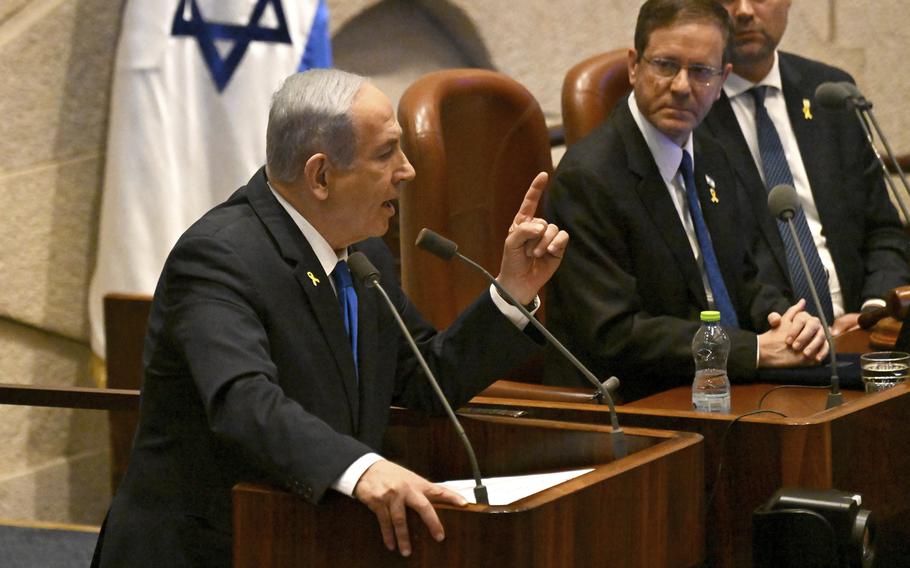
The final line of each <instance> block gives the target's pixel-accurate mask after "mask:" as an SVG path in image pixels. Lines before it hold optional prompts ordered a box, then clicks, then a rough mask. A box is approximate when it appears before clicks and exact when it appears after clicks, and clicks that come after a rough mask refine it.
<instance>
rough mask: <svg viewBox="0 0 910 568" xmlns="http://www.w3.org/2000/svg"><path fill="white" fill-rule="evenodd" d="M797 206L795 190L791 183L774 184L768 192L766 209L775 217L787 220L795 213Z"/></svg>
mask: <svg viewBox="0 0 910 568" xmlns="http://www.w3.org/2000/svg"><path fill="white" fill-rule="evenodd" d="M798 207H799V198H797V196H796V190H795V189H793V186H792V185H787V184H785V183H782V184H780V185H776V186H774V188H773V189H772V190H771V191H770V192H768V210H769V211H771V214H772V215H774V217H776V218H777V219H780V220H781V221H787V220H789V219H792V218H793V216H794V215H796V210H797V208H798Z"/></svg>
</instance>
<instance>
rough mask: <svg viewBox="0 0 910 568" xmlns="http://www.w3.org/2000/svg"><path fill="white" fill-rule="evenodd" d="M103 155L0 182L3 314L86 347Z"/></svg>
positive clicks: (24, 172)
mask: <svg viewBox="0 0 910 568" xmlns="http://www.w3.org/2000/svg"><path fill="white" fill-rule="evenodd" d="M102 162H103V158H102V157H101V156H99V155H98V154H95V155H92V156H86V157H82V158H76V159H73V160H70V161H66V162H57V163H54V164H49V165H47V166H44V167H41V168H34V169H29V170H21V171H20V173H17V174H11V175H6V176H3V177H0V194H2V195H3V196H4V200H5V201H6V202H7V203H13V204H15V206H14V207H12V208H10V210H8V211H7V214H6V215H4V217H5V220H4V222H3V223H2V224H0V242H2V243H16V244H15V246H5V247H0V290H3V292H2V294H0V313H2V314H4V315H6V316H7V317H10V318H13V319H15V320H17V321H22V322H26V323H28V324H30V325H34V326H37V327H40V328H43V329H47V330H50V331H53V332H55V333H60V334H63V335H66V336H67V337H72V338H78V339H79V340H85V339H86V338H87V330H88V325H87V323H86V317H87V315H86V314H87V311H86V307H85V302H86V293H87V290H88V281H89V277H90V275H91V270H92V267H93V263H94V254H95V251H94V249H95V243H94V239H95V234H96V232H97V224H98V185H99V180H100V177H101V172H102V167H103V164H102Z"/></svg>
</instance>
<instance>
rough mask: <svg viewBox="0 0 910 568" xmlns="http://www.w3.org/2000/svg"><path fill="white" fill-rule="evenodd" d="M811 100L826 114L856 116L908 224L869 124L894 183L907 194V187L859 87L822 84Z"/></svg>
mask: <svg viewBox="0 0 910 568" xmlns="http://www.w3.org/2000/svg"><path fill="white" fill-rule="evenodd" d="M815 99H816V100H817V101H818V103H819V105H821V107H822V108H824V109H827V110H831V111H842V110H845V109H848V108H850V109H853V111H854V112H855V113H856V118H857V120H859V124H860V126H861V127H862V129H863V133H864V134H865V135H866V140H867V141H868V142H869V146H870V147H871V148H872V152H873V153H874V154H875V159H876V160H878V163H879V165H880V166H881V168H882V174H883V176H884V178H885V184H886V185H887V186H888V190H889V191H890V192H891V197H892V200H893V201H896V202H897V205H898V207H900V209H901V213H903V214H904V219H906V220H910V211H908V209H907V205H906V204H905V203H904V199H903V197H902V196H901V192H899V191H897V187H895V185H894V180H893V179H892V178H891V174H890V173H889V172H888V166H887V164H885V161H884V160H883V159H882V155H881V153H879V151H878V148H877V147H876V146H875V143H874V142H873V136H872V130H871V129H870V128H869V123H871V124H872V128H874V129H875V131H876V132H877V133H878V137H879V138H880V139H881V141H882V145H883V146H884V147H885V153H886V154H887V155H888V159H889V160H891V163H892V164H894V169H895V170H896V171H897V174H898V179H900V180H901V185H903V186H904V190H906V192H907V193H910V185H908V183H907V176H906V175H905V174H904V171H903V169H902V168H901V166H900V164H899V163H898V161H897V157H896V156H895V154H894V151H893V150H892V149H891V144H889V143H888V138H887V137H886V136H885V133H884V132H883V131H882V129H881V127H880V126H879V124H878V120H876V118H875V113H874V112H872V102H871V101H869V100H867V99H866V98H865V97H864V96H863V94H862V92H861V91H860V90H859V87H857V86H856V85H854V84H853V83H851V82H850V81H841V82H838V83H834V82H827V83H822V84H821V85H819V86H818V87H817V88H816V89H815ZM867 117H868V120H867Z"/></svg>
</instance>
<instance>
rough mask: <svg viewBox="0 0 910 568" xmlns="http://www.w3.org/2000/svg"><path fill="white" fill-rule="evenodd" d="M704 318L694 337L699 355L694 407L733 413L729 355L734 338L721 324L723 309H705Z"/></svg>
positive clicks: (700, 410)
mask: <svg viewBox="0 0 910 568" xmlns="http://www.w3.org/2000/svg"><path fill="white" fill-rule="evenodd" d="M701 322H702V324H701V327H700V328H698V332H697V333H696V334H695V337H694V338H693V339H692V356H693V357H694V358H695V381H694V382H693V383H692V407H693V408H694V409H695V410H696V411H698V412H719V413H723V414H729V413H730V379H729V378H728V377H727V356H728V355H729V354H730V338H729V337H728V336H727V333H726V332H725V331H724V328H722V327H721V326H720V312H716V311H704V312H702V313H701Z"/></svg>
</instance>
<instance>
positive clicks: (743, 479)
mask: <svg viewBox="0 0 910 568" xmlns="http://www.w3.org/2000/svg"><path fill="white" fill-rule="evenodd" d="M774 386H775V385H767V384H752V385H734V386H733V392H732V414H729V415H718V414H705V413H698V412H694V411H692V410H691V406H692V402H691V387H688V386H686V387H680V388H676V389H672V390H669V391H666V392H663V393H659V394H657V395H654V396H651V397H647V398H644V399H641V400H639V401H636V402H633V403H630V404H626V405H624V406H621V407H617V410H618V412H619V420H620V424H621V425H622V426H624V427H625V426H638V427H647V428H662V429H668V430H681V431H689V432H697V433H699V434H701V435H702V436H704V438H705V453H704V455H705V481H706V495H710V492H711V491H712V490H715V491H716V495H715V497H714V503H713V505H712V506H711V508H710V509H709V510H708V511H707V515H706V532H707V533H709V534H710V535H711V538H710V539H709V544H708V547H707V556H708V563H709V565H711V566H737V567H740V566H749V565H750V564H751V554H752V538H751V533H752V527H751V517H752V512H753V511H754V510H755V509H756V508H757V507H758V506H759V505H761V504H762V503H764V502H765V501H766V500H767V499H769V498H770V497H771V495H772V494H773V493H774V492H775V491H776V490H777V489H778V488H780V487H794V486H799V487H812V488H835V489H840V490H843V491H854V492H856V493H860V494H862V496H863V499H864V500H863V508H865V509H869V510H871V511H872V512H873V514H874V515H875V517H876V522H877V525H878V533H877V548H878V552H877V557H878V558H879V559H880V561H881V563H880V564H877V565H880V566H910V475H908V472H910V437H908V436H907V431H908V421H910V384H907V383H905V384H902V385H898V386H897V387H894V388H892V389H890V390H887V391H883V392H879V393H875V394H869V395H866V394H864V393H862V392H859V391H844V394H845V399H846V402H845V404H844V405H842V406H839V407H836V408H832V409H830V410H825V398H826V396H827V391H825V390H811V389H783V390H778V391H775V392H773V393H772V394H771V395H769V396H768V397H767V399H766V400H765V402H764V404H763V408H765V409H769V410H776V411H779V412H781V413H783V414H785V415H786V417H781V416H777V415H774V414H758V415H754V416H749V417H745V418H742V419H741V420H739V421H738V422H737V423H736V424H734V425H733V426H732V427H730V431H729V433H728V435H727V439H726V441H725V443H724V445H723V447H721V441H722V439H723V435H724V432H725V431H726V430H727V428H728V426H730V423H731V421H732V420H733V419H734V418H735V417H736V415H739V414H743V413H745V412H749V411H751V410H755V409H756V408H757V403H758V400H759V398H760V397H761V396H762V395H763V394H764V393H766V392H767V391H768V390H769V389H771V388H772V387H774ZM472 404H473V405H474V406H476V407H479V408H486V409H489V408H496V409H505V410H512V411H518V410H520V411H522V412H524V415H525V416H528V417H533V418H546V419H552V420H567V421H575V422H594V423H603V424H607V423H609V415H608V413H607V412H606V410H605V408H604V407H600V406H594V405H591V404H577V403H562V402H551V401H530V400H518V399H502V398H489V397H487V398H484V397H477V398H475V399H473V401H472ZM721 459H723V470H722V472H721V473H720V476H719V477H718V476H717V468H718V464H719V463H720V460H721Z"/></svg>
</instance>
